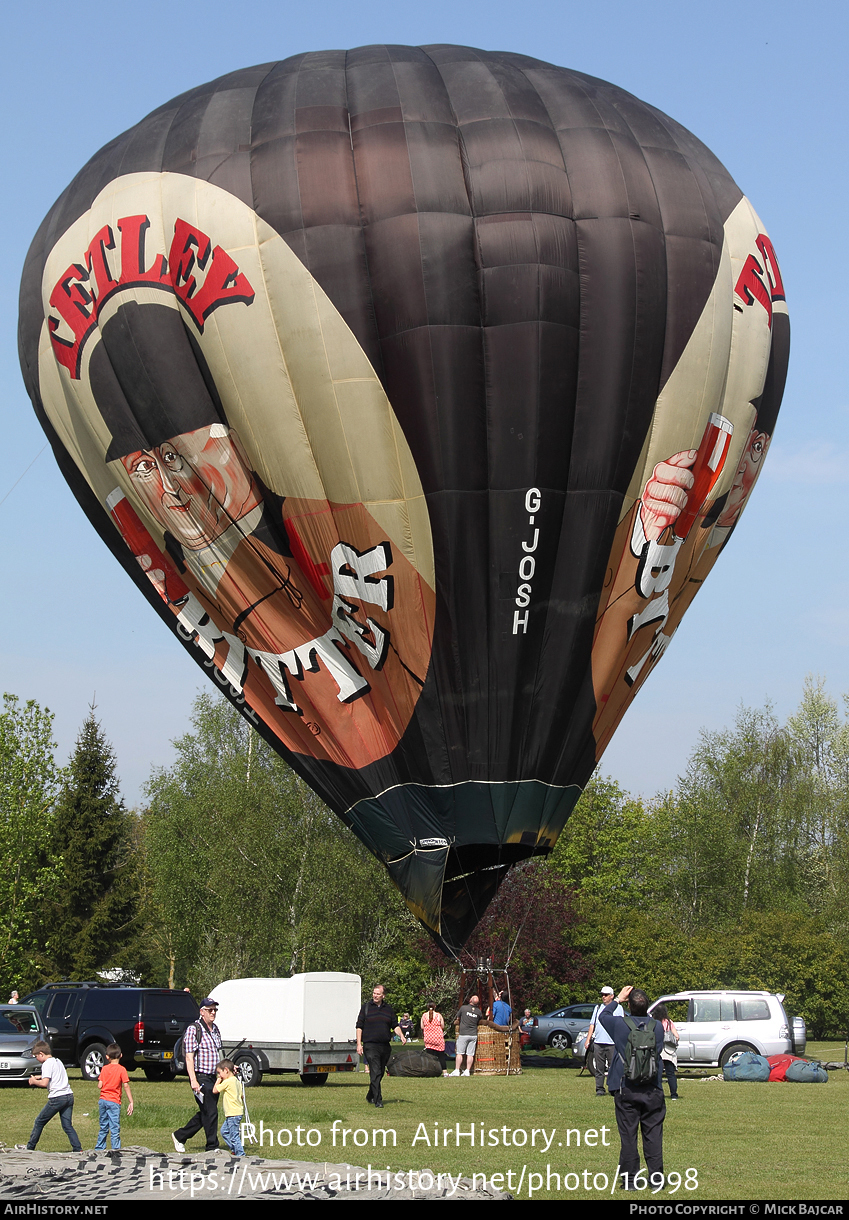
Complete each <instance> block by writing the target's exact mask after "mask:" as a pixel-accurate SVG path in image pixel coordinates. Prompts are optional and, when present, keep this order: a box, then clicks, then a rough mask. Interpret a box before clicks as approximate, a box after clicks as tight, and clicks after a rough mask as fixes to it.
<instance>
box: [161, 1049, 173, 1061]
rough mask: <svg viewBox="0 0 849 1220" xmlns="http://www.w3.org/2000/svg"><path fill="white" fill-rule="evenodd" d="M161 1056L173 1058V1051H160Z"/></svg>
mask: <svg viewBox="0 0 849 1220" xmlns="http://www.w3.org/2000/svg"><path fill="white" fill-rule="evenodd" d="M162 1058H163V1059H173V1058H174V1052H173V1051H163V1052H162Z"/></svg>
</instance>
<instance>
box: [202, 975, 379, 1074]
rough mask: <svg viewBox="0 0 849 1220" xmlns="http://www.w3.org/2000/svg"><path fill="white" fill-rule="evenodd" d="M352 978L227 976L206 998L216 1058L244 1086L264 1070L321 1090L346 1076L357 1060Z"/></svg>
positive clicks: (356, 994)
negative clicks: (211, 1003) (219, 1048)
mask: <svg viewBox="0 0 849 1220" xmlns="http://www.w3.org/2000/svg"><path fill="white" fill-rule="evenodd" d="M360 989H361V982H360V976H359V975H358V974H342V973H340V972H336V971H327V972H325V973H313V974H294V975H292V977H291V978H288V979H229V980H228V981H227V982H226V983H219V985H218V986H217V987H215V988H214V989H213V990H212V992H211V993H210V995H211V997H212V999H213V1000H216V1001H217V1003H218V1005H219V1008H218V1016H217V1017H216V1023H217V1025H218V1028H219V1029H220V1030H221V1040H222V1043H223V1047H224V1054H225V1056H226V1057H227V1058H228V1059H232V1060H233V1062H234V1063H236V1064H238V1065H239V1067H240V1068H241V1074H242V1079H243V1080H244V1082H245V1084H246V1085H256V1084H259V1083H260V1081H261V1080H262V1078H263V1076H264V1075H265V1073H266V1072H298V1073H299V1075H300V1077H301V1080H302V1081H303V1083H304V1084H305V1085H322V1084H325V1083H326V1081H327V1077H328V1075H329V1074H330V1073H331V1072H353V1071H355V1070H356V1068H357V1066H358V1064H359V1056H358V1055H357V1030H356V1024H357V1014H358V1013H359V1011H360V1004H361V1000H360Z"/></svg>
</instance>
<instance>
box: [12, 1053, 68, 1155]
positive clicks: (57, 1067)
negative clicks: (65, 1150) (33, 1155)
mask: <svg viewBox="0 0 849 1220" xmlns="http://www.w3.org/2000/svg"><path fill="white" fill-rule="evenodd" d="M32 1050H33V1054H34V1055H35V1057H36V1059H37V1060H38V1062H39V1063H40V1064H41V1075H39V1076H30V1078H29V1080H28V1082H27V1083H28V1084H30V1085H32V1086H33V1087H34V1088H37V1089H47V1090H48V1093H47V1105H46V1106H45V1107H44V1109H43V1110H42V1111H41V1113H40V1114H39V1115H38V1117H37V1118H36V1120H35V1123H34V1124H33V1128H32V1134H31V1135H30V1137H29V1142H28V1143H27V1144H26V1145H25V1147H26V1149H28V1150H29V1151H30V1152H33V1151H34V1150H35V1147H36V1145H37V1144H38V1141H39V1139H40V1138H41V1133H42V1131H43V1130H44V1128H45V1127H46V1126H47V1124H48V1123H49V1122H50V1120H51V1118H53V1116H54V1115H55V1114H58V1115H59V1121H60V1123H61V1124H62V1130H63V1131H64V1132H65V1134H66V1135H67V1137H68V1139H69V1140H70V1142H71V1151H72V1152H82V1150H83V1146H82V1144H81V1143H80V1137H79V1136H78V1135H77V1133H76V1131H75V1130H74V1125H73V1123H72V1121H71V1120H72V1118H73V1115H74V1093H73V1090H72V1089H71V1086H70V1085H69V1084H68V1073H67V1072H66V1071H65V1065H64V1063H62V1061H61V1060H60V1059H54V1058H53V1053H52V1051H51V1050H50V1044H49V1043H48V1042H41V1041H39V1042H36V1044H35V1045H34V1046H33V1048H32ZM15 1147H16V1148H17V1149H18V1151H23V1148H22V1146H21V1145H20V1144H16V1145H15Z"/></svg>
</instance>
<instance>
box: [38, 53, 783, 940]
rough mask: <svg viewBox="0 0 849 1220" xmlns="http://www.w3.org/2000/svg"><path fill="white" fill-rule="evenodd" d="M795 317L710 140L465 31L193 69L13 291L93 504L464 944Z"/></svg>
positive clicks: (625, 689) (728, 501)
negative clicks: (418, 43) (452, 36)
mask: <svg viewBox="0 0 849 1220" xmlns="http://www.w3.org/2000/svg"><path fill="white" fill-rule="evenodd" d="M788 351H789V320H788V314H787V308H786V303H785V301H784V288H783V284H782V280H781V273H780V270H779V267H778V262H777V259H776V256H775V252H774V250H773V247H772V244H771V242H770V240H769V238H768V236H767V234H766V231H765V230H764V228H763V226H762V224H761V222H760V221H759V219H758V217H757V215H756V213H755V212H754V211H753V209H752V207H751V205H750V204H749V202H748V200H747V199H746V198H745V197H744V195H743V194H742V192H741V191H740V189H739V188H738V187H737V186H736V185H735V183H734V182H733V180H732V179H731V178H730V176H729V175H728V173H727V171H726V170H725V169H724V168H723V166H722V165H721V164H720V162H719V161H718V160H717V159H716V158H715V157H714V156H713V154H712V153H711V152H710V151H709V150H708V149H707V148H705V147H704V145H703V144H701V143H700V142H699V141H698V140H697V139H696V138H695V137H694V136H692V135H691V134H690V133H689V132H687V131H686V130H685V129H684V128H682V127H681V126H680V125H678V124H677V123H675V122H674V121H673V120H671V119H669V118H668V117H666V116H665V115H663V114H661V113H660V112H659V111H657V110H655V109H654V108H653V107H651V106H648V105H646V104H645V103H643V102H640V101H639V100H637V99H636V98H634V97H633V96H631V95H630V94H628V93H626V92H624V91H623V90H621V89H618V88H616V87H615V86H613V85H610V84H608V83H606V82H604V81H601V80H597V79H594V78H592V77H588V76H585V75H582V74H581V73H578V72H572V71H569V70H567V69H564V68H559V67H555V66H553V65H550V64H546V63H542V62H540V61H538V60H534V59H530V58H528V57H526V56H522V55H514V54H509V53H501V52H498V53H495V52H493V53H490V52H485V51H479V50H474V49H471V48H465V47H453V46H435V47H427V48H415V47H395V46H385V47H384V46H375V47H361V48H358V49H356V50H353V51H347V52H346V51H326V52H313V53H308V54H304V55H297V56H293V57H292V58H290V59H287V60H284V61H281V62H279V63H269V64H264V65H261V66H259V67H255V68H248V69H245V70H243V71H238V72H234V73H231V74H230V75H228V76H225V77H222V78H220V79H219V80H217V81H213V82H212V83H210V84H208V85H204V86H202V87H200V88H197V89H194V90H192V91H191V92H189V93H186V94H184V95H182V96H180V97H178V98H176V99H175V100H174V101H172V102H169V103H168V104H167V105H165V106H163V107H161V108H160V109H158V110H156V111H154V112H153V113H152V114H151V115H149V116H148V117H147V118H146V119H144V120H142V122H140V123H139V124H138V125H137V126H136V127H134V128H132V129H131V130H130V131H128V132H126V133H125V134H124V135H122V136H120V137H118V138H117V139H116V140H114V141H113V142H112V143H111V144H109V145H107V146H106V147H105V148H104V149H102V150H101V151H100V152H99V153H98V154H97V155H96V156H95V157H93V158H92V160H91V161H90V162H89V163H88V165H86V166H85V167H84V168H83V169H82V170H81V172H80V174H79V175H78V176H77V177H76V178H75V179H74V181H73V182H72V183H71V185H70V186H69V187H68V189H67V190H66V191H65V193H64V194H63V195H62V196H61V198H60V199H59V200H58V201H57V203H56V204H55V205H54V207H53V208H52V210H51V211H50V213H49V214H48V216H47V218H46V219H45V221H44V222H43V224H42V226H41V228H40V229H39V231H38V234H37V236H36V238H35V240H34V242H33V245H32V247H31V249H30V252H29V256H28V258H27V262H26V266H25V270H24V276H23V283H22V288H21V309H20V352H21V363H22V368H23V372H24V377H25V380H26V383H27V388H28V391H29V393H30V396H31V398H32V400H33V403H34V405H35V409H36V412H37V413H38V416H39V419H40V421H41V423H42V425H43V427H44V429H45V432H46V433H47V435H48V437H49V438H50V440H51V443H52V446H53V450H54V453H55V455H56V459H57V461H58V462H59V465H60V467H61V469H62V471H63V474H64V476H65V478H66V479H67V481H68V483H69V484H70V486H71V488H72V489H73V491H74V493H75V495H76V496H77V498H78V499H79V501H80V503H81V505H82V507H83V509H84V511H85V512H86V513H87V515H88V516H89V518H90V520H91V522H92V524H93V525H94V527H95V528H96V529H97V530H98V532H99V533H100V535H101V536H102V538H103V539H104V541H105V542H106V544H107V545H108V546H109V547H110V549H111V550H112V552H113V553H114V555H115V556H116V558H117V559H118V560H119V562H120V563H121V564H122V565H123V566H124V568H125V569H126V571H127V572H128V573H129V575H130V576H131V578H132V579H133V580H134V581H135V582H136V584H137V585H138V587H139V588H140V589H141V591H142V592H143V593H144V595H145V596H146V597H147V598H148V600H149V601H150V603H151V605H153V607H154V608H155V609H156V611H157V613H159V614H160V616H161V617H162V619H163V621H165V622H166V623H167V624H168V626H169V627H170V628H171V630H172V631H174V633H175V634H176V635H177V637H178V639H180V641H181V643H182V644H183V646H184V647H185V648H186V649H187V650H188V651H189V653H190V654H191V655H192V656H193V657H194V658H195V659H196V660H197V661H198V663H199V664H200V665H202V666H204V667H205V668H206V670H207V672H208V673H209V675H210V677H211V678H212V680H213V681H214V682H216V683H217V685H218V686H219V688H220V689H221V690H222V691H223V692H224V694H225V695H227V697H228V698H230V699H231V700H233V701H234V702H235V703H236V705H237V706H239V707H240V709H241V710H242V711H243V712H244V714H245V715H247V716H248V718H249V719H250V720H251V722H252V723H253V724H254V725H255V726H256V728H257V729H258V731H260V732H261V733H262V734H263V735H264V736H265V737H266V739H267V740H269V741H270V742H271V743H272V744H273V745H274V746H275V747H276V748H277V749H279V750H280V752H281V753H282V754H283V755H284V756H285V757H286V758H287V759H288V760H289V761H290V762H291V764H292V766H293V767H294V768H295V769H296V770H297V771H298V772H299V774H301V775H302V776H303V777H304V778H305V779H306V780H307V781H308V782H309V783H310V784H311V785H312V787H314V788H315V789H316V791H318V792H319V793H320V794H321V796H322V797H323V798H324V799H325V800H326V801H327V802H328V804H329V805H330V806H331V807H332V808H333V809H334V810H335V811H336V813H337V814H339V816H340V817H342V818H343V819H344V820H345V822H346V823H347V824H348V825H349V826H350V827H351V828H352V829H353V831H354V832H355V833H356V834H357V835H358V837H359V838H360V839H361V840H362V841H363V842H364V843H365V844H366V845H367V846H368V848H369V849H370V850H371V851H372V852H373V853H374V854H375V856H376V857H377V858H378V859H379V860H381V861H382V862H383V863H384V864H385V865H386V867H387V868H388V870H389V872H390V874H391V876H392V878H393V880H394V881H395V882H396V884H397V885H398V887H399V888H400V890H401V891H402V893H403V894H404V896H405V898H406V899H407V901H408V903H409V905H410V907H411V909H412V910H413V911H414V912H415V913H416V914H417V915H418V917H419V918H420V919H421V920H422V922H423V923H424V925H425V926H426V927H427V928H428V930H429V931H430V932H431V934H432V935H434V937H435V938H436V939H437V940H439V941H441V942H442V943H443V945H444V946H448V947H449V948H452V949H455V950H456V949H457V948H458V947H459V946H461V945H462V944H463V942H464V941H465V939H466V938H467V936H468V935H469V933H470V932H471V930H472V928H473V927H474V925H475V924H476V922H477V921H478V919H479V918H480V916H481V915H482V913H483V911H484V909H485V907H486V905H487V903H488V902H489V900H490V899H491V897H492V896H493V894H494V893H495V892H496V890H497V888H498V885H499V884H500V881H501V880H502V879H503V876H504V874H505V871H506V869H507V868H508V867H509V866H510V865H511V864H514V863H516V862H517V861H520V860H523V859H527V858H529V857H531V856H535V855H544V854H546V853H547V852H549V851H550V850H551V848H552V847H553V845H554V843H555V841H556V839H557V836H558V834H559V832H560V831H561V829H562V827H563V825H564V823H565V821H566V819H567V817H568V816H569V813H570V811H571V809H572V808H573V806H574V803H575V801H576V800H577V798H578V796H579V795H580V792H581V790H582V788H583V786H584V784H585V783H586V781H587V779H588V778H589V776H590V775H591V773H592V771H593V769H594V767H595V765H596V762H597V761H598V758H599V757H600V756H601V752H602V750H603V749H604V746H605V745H606V744H607V741H608V740H609V738H610V736H611V734H612V732H613V731H614V730H615V727H616V725H617V724H618V722H619V720H620V719H621V716H622V715H623V714H624V711H625V709H626V707H627V706H628V704H629V702H630V700H631V699H632V698H633V696H634V694H635V693H636V691H637V690H638V689H639V686H640V685H641V684H642V682H643V681H644V680H645V678H646V676H647V674H648V673H649V672H650V671H651V669H652V668H653V667H654V665H655V664H656V663H657V661H658V660H659V659H660V657H661V656H662V655H663V652H664V651H665V649H666V646H667V645H668V643H669V640H670V639H671V637H672V635H673V634H674V630H675V628H676V627H677V624H678V622H679V621H680V618H681V615H682V614H683V612H684V610H685V609H686V607H687V606H688V605H689V602H690V601H691V600H692V597H693V595H694V593H695V591H696V590H697V589H698V587H699V585H700V584H701V582H702V580H703V579H704V578H705V576H706V575H707V572H708V571H709V569H710V568H711V567H712V565H713V562H714V561H715V559H716V557H717V556H718V554H719V552H720V550H721V549H722V548H723V547H724V545H725V544H726V542H727V541H728V539H729V537H730V534H731V533H732V532H733V529H734V526H735V525H736V522H737V520H738V518H739V514H740V512H741V511H742V508H743V507H744V505H745V503H746V501H747V499H748V495H749V493H750V491H751V488H752V486H753V484H754V481H755V479H756V478H757V475H758V474H759V472H760V467H761V464H762V459H763V458H764V457H765V454H766V451H767V449H768V447H769V442H770V439H771V436H772V431H773V427H774V424H775V419H776V416H777V412H778V407H779V405H780V401H781V395H782V392H783V386H784V378H785V373H786V366H787V358H788ZM181 488H182V489H183V490H181ZM169 497H170V498H169Z"/></svg>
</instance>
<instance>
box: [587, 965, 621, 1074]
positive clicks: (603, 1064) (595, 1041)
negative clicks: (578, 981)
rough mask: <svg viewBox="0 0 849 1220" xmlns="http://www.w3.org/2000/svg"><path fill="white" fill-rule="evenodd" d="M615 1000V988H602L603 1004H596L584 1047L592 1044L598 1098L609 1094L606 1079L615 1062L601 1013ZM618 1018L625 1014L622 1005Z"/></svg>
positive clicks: (616, 1009) (592, 1061) (617, 1013)
mask: <svg viewBox="0 0 849 1220" xmlns="http://www.w3.org/2000/svg"><path fill="white" fill-rule="evenodd" d="M612 999H613V988H612V987H602V989H601V1002H600V1003H599V1004H596V1006H595V1008H594V1010H593V1015H592V1018H591V1020H590V1027H589V1029H588V1030H587V1036H586V1038H585V1039H584V1046H585V1047H588V1046H590V1043H591V1042H592V1060H591V1066H592V1072H593V1075H594V1076H595V1095H596V1097H606V1096H607V1094H606V1092H605V1088H604V1078H605V1076H607V1075H608V1073H609V1072H610V1064H611V1063H612V1061H613V1051H614V1047H613V1039H612V1038H611V1036H610V1034H609V1033H608V1032H607V1030H606V1029H605V1028H604V1026H603V1025H601V1024H600V1023H599V1019H598V1016H599V1013H600V1012H601V1010H602V1008H603V1007H604V1005H605V1004H607V1003H608V1002H609V1001H610V1000H612ZM614 1012H615V1015H616V1016H617V1017H623V1016H624V1015H625V1014H624V1012H623V1010H622V1006H621V1005H617V1006H616V1008H615V1010H614Z"/></svg>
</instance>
